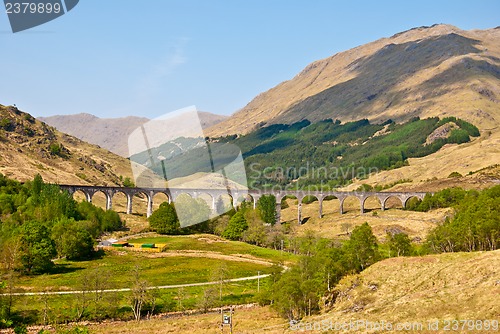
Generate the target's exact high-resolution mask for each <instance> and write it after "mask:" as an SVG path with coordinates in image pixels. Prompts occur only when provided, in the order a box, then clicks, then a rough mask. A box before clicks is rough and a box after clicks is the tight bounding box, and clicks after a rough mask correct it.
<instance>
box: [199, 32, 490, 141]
mask: <svg viewBox="0 0 500 334" xmlns="http://www.w3.org/2000/svg"><path fill="white" fill-rule="evenodd" d="M499 41H500V31H499V30H498V29H488V30H470V31H464V30H460V29H459V28H457V27H454V26H451V25H443V24H439V25H434V26H431V27H418V28H413V29H410V30H407V31H404V32H401V33H397V34H394V35H392V36H391V37H384V38H381V39H378V40H376V41H373V42H370V43H367V44H364V45H360V46H357V47H355V48H352V49H350V50H347V51H344V52H339V53H336V54H334V55H333V56H331V57H328V58H324V59H321V60H317V61H315V62H312V63H311V64H309V65H308V66H306V67H305V68H304V69H303V70H302V71H301V72H299V73H298V74H297V75H296V76H294V77H293V78H292V79H290V80H286V81H283V82H282V83H280V84H278V85H277V86H275V87H273V88H271V89H269V90H268V91H266V92H262V93H260V94H259V95H257V96H256V97H255V98H254V99H253V100H252V101H250V102H249V103H248V104H247V105H246V106H245V107H244V108H242V109H241V110H239V111H237V112H236V113H235V114H233V115H232V116H231V117H229V118H228V119H227V120H225V121H223V122H221V123H219V124H217V125H215V126H212V127H211V128H209V129H208V130H207V132H208V134H209V135H210V136H223V135H228V134H244V133H248V132H249V131H252V130H253V129H255V128H259V127H262V126H265V125H269V124H277V123H287V124H290V123H293V122H296V121H300V120H302V119H306V118H307V119H308V120H310V121H320V120H322V119H325V118H333V119H336V118H338V119H340V120H341V121H352V120H355V119H361V118H365V117H366V118H368V119H370V120H377V118H379V119H380V120H381V121H383V120H386V119H388V118H393V119H395V120H400V121H405V120H407V119H409V118H411V117H413V116H420V117H433V116H447V115H449V116H457V117H461V118H464V119H466V120H468V121H471V122H473V123H475V124H478V125H479V126H480V127H481V128H483V129H484V128H488V127H494V126H498V124H499V123H500V113H499V112H498V101H497V100H498V98H497V97H498V96H500V84H499V79H500V75H499V73H500V70H499V68H500V47H499V45H500V43H498V42H499ZM450 48H451V51H452V53H450ZM464 59H465V60H464ZM461 61H463V63H461ZM481 61H482V62H481ZM478 62H479V63H478ZM456 63H458V67H456V68H455V70H454V72H457V73H459V74H460V73H462V74H463V75H462V77H458V79H455V78H454V77H453V74H454V73H450V71H448V72H446V70H447V69H448V68H450V66H451V65H456ZM460 65H461V66H460ZM360 68H361V69H363V70H364V72H361V73H360V72H359V69H360ZM417 69H418V71H417ZM464 69H465V70H467V69H468V70H470V71H469V72H467V73H463V72H464V71H463V70H464ZM471 69H472V70H471ZM385 70H387V71H388V72H389V74H390V75H387V74H386V73H385ZM452 72H453V71H452ZM440 75H441V76H440ZM432 78H435V80H434V82H432V81H429V80H430V79H432ZM386 79H390V80H391V82H390V83H391V84H392V85H386V86H387V87H384V83H385V81H386ZM402 79H404V80H402ZM428 81H429V82H428ZM419 85H420V86H421V87H420V89H416V88H417V87H418V86H419ZM427 85H429V86H430V87H427ZM389 88H395V89H389ZM434 88H446V89H447V90H446V91H445V90H443V91H437V92H434V90H435V89H434ZM328 89H330V91H328ZM480 92H483V93H485V94H486V95H482V94H481V93H480ZM477 98H479V99H480V101H475V99H477ZM307 99H309V100H307ZM490 100H492V101H490ZM391 102H392V104H391ZM449 108H454V109H455V111H453V113H450V112H449V110H448V109H449ZM471 112H476V113H479V115H471V116H469V115H468V114H469V113H471ZM486 118H492V119H486Z"/></svg>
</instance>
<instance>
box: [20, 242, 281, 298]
mask: <svg viewBox="0 0 500 334" xmlns="http://www.w3.org/2000/svg"><path fill="white" fill-rule="evenodd" d="M123 253H125V254H123ZM123 253H121V252H114V251H113V252H107V253H106V254H105V255H104V256H103V257H102V258H100V259H96V260H91V261H79V262H76V261H65V260H59V261H56V263H57V265H56V268H55V270H54V273H53V274H49V275H40V276H31V277H29V276H26V277H23V278H21V279H20V280H19V282H18V284H17V286H21V287H23V288H24V289H25V290H29V291H45V290H53V291H57V290H78V289H79V288H80V286H81V285H82V284H83V283H82V280H83V278H84V277H88V276H89V275H92V273H93V272H94V271H96V270H98V271H99V273H100V274H101V275H102V276H103V277H106V288H107V289H115V288H127V287H130V285H131V282H132V281H133V271H134V269H135V267H136V266H138V267H139V269H140V272H141V277H142V278H144V279H146V280H147V281H148V282H149V284H150V285H152V286H157V285H173V284H185V283H199V282H207V281H210V279H211V278H210V276H211V271H213V269H214V268H216V267H217V266H220V265H221V264H222V263H223V264H224V265H225V266H226V268H227V272H228V275H227V278H237V277H245V276H253V275H257V272H258V271H260V272H261V273H268V272H270V268H271V267H270V266H265V265H262V264H255V263H249V262H236V261H223V260H219V259H211V258H202V257H185V256H181V255H180V256H176V257H158V258H151V257H148V256H147V255H146V254H140V253H135V252H123Z"/></svg>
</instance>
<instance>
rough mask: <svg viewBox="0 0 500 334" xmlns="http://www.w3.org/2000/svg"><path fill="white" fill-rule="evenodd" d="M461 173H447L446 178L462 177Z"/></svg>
mask: <svg viewBox="0 0 500 334" xmlns="http://www.w3.org/2000/svg"><path fill="white" fill-rule="evenodd" d="M462 176H463V175H462V174H460V173H459V172H451V173H450V175H448V178H449V179H450V178H459V177H462Z"/></svg>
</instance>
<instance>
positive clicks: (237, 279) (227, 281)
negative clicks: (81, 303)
mask: <svg viewBox="0 0 500 334" xmlns="http://www.w3.org/2000/svg"><path fill="white" fill-rule="evenodd" d="M268 276H271V275H270V274H262V275H255V276H248V277H239V278H231V279H227V280H224V282H226V283H232V282H242V281H252V280H256V279H261V278H266V277H268ZM215 284H220V281H215V282H201V283H188V284H175V285H158V286H150V287H148V288H147V289H148V290H153V289H178V288H187V287H191V286H204V285H215ZM124 291H132V289H131V288H122V289H106V290H99V292H124ZM84 292H85V293H88V292H91V291H83V290H71V291H46V292H16V293H12V294H10V295H11V296H41V295H74V294H79V293H84ZM7 295H8V294H0V296H7Z"/></svg>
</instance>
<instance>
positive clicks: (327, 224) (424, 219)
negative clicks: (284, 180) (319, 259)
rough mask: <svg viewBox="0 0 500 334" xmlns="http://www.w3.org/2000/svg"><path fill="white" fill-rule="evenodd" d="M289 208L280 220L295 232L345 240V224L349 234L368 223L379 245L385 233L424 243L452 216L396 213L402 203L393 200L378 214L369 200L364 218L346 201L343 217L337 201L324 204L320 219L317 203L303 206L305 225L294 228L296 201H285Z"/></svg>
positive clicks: (447, 212) (356, 203)
mask: <svg viewBox="0 0 500 334" xmlns="http://www.w3.org/2000/svg"><path fill="white" fill-rule="evenodd" d="M287 201H288V203H289V208H287V209H284V210H282V219H283V220H284V221H287V222H290V224H291V226H292V227H293V229H294V232H295V233H297V234H298V235H303V234H304V233H305V232H306V231H310V230H311V231H314V232H316V234H317V235H319V236H322V237H325V238H334V239H337V238H347V235H346V231H345V224H349V225H350V227H349V229H350V231H352V229H353V228H354V227H355V226H357V225H361V224H363V223H364V222H368V224H370V226H371V227H372V229H373V232H374V234H375V235H376V236H377V238H378V239H379V240H380V241H383V240H384V238H385V236H386V233H387V232H386V230H388V229H399V230H401V231H404V232H405V233H407V234H408V235H409V236H410V237H411V238H414V239H416V240H419V239H420V240H423V239H425V237H426V235H427V233H428V232H429V231H430V230H431V229H432V228H434V227H435V226H436V224H437V223H438V222H441V221H443V220H444V219H445V217H446V216H447V215H450V214H451V210H449V209H439V210H433V211H431V212H413V211H404V210H401V209H397V208H396V207H399V208H400V207H401V203H400V202H399V200H396V199H393V198H391V199H389V200H388V201H387V206H388V207H389V208H390V209H388V210H385V211H381V210H380V204H379V202H378V200H377V199H376V198H368V199H367V200H366V203H365V212H366V213H364V214H361V213H360V205H359V201H358V200H357V199H356V198H348V199H346V201H345V202H344V211H347V212H346V213H345V214H343V215H341V214H340V213H339V201H338V200H331V201H324V202H323V218H319V203H318V202H313V203H311V204H308V205H305V204H302V217H303V219H307V221H306V222H305V223H304V224H303V225H301V226H298V224H297V204H296V202H297V200H293V199H288V200H287Z"/></svg>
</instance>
